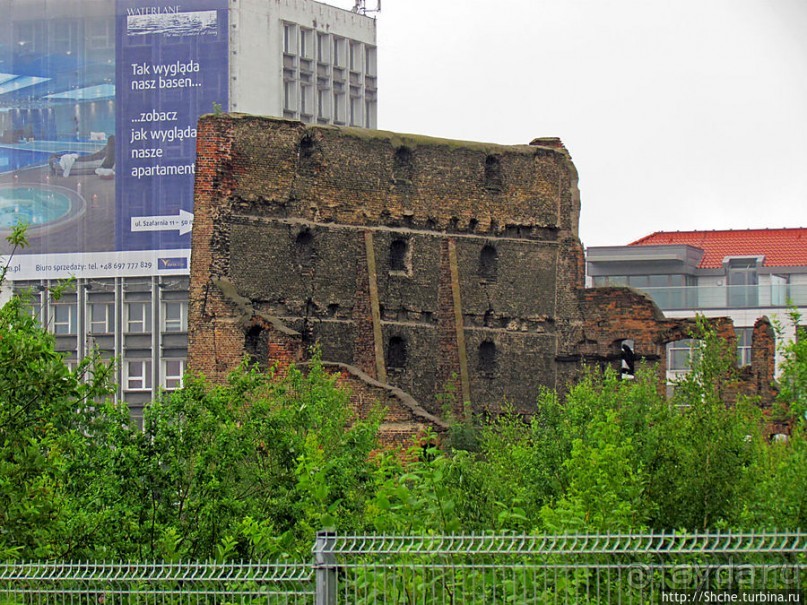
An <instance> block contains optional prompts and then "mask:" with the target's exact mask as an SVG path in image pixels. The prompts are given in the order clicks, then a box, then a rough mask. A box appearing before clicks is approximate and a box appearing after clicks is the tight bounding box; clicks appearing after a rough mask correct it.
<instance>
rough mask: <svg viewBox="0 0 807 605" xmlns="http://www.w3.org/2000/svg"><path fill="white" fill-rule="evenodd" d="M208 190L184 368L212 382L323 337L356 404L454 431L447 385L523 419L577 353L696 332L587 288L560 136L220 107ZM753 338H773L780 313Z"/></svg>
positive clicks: (623, 296)
mask: <svg viewBox="0 0 807 605" xmlns="http://www.w3.org/2000/svg"><path fill="white" fill-rule="evenodd" d="M195 195H196V198H195V220H194V228H193V254H192V264H191V287H190V334H189V341H190V343H189V344H190V347H189V365H190V367H191V368H192V369H194V370H197V371H201V372H203V373H205V374H206V375H208V376H209V377H211V378H213V379H214V380H215V379H221V378H222V377H223V376H224V375H225V374H226V372H228V371H229V370H231V369H232V368H233V367H235V366H236V365H237V364H238V362H239V361H240V360H241V359H242V358H243V356H244V355H245V354H248V355H250V356H251V357H252V358H253V359H255V360H256V361H258V362H260V363H263V364H267V365H268V364H271V363H275V362H279V363H281V364H283V363H288V362H292V361H294V362H304V361H305V359H306V358H307V356H308V354H309V353H308V350H309V349H308V347H309V346H310V345H313V344H314V343H318V345H319V347H320V349H321V351H322V358H323V360H324V361H325V362H326V363H327V364H328V365H329V366H331V367H333V368H338V369H339V370H340V371H341V373H342V375H343V377H344V379H345V380H347V381H348V382H350V384H351V386H352V388H353V390H354V394H356V396H355V397H354V400H356V401H357V402H358V403H357V405H359V406H361V405H366V404H369V403H368V402H369V401H370V400H374V399H381V400H382V401H384V402H385V403H386V404H387V405H388V407H389V408H390V410H391V411H390V415H389V416H388V422H390V423H391V424H395V423H398V424H399V425H400V431H401V432H402V433H405V432H407V431H409V430H411V426H412V425H413V424H415V425H416V424H418V423H420V424H423V423H426V424H428V423H431V424H432V425H435V426H438V428H439V427H440V426H442V424H441V421H440V420H439V418H437V417H438V416H439V415H440V414H441V411H442V410H441V406H442V405H443V400H441V398H440V394H441V393H444V392H445V391H446V389H447V388H449V389H453V390H454V391H455V392H456V400H457V401H470V402H471V404H472V406H473V409H474V410H475V411H492V412H495V411H497V410H498V409H500V407H501V405H502V404H503V402H508V403H509V404H511V405H513V406H514V407H515V408H516V409H517V410H520V411H523V412H525V413H529V412H530V411H532V410H533V409H534V405H535V398H536V395H537V393H538V391H539V388H540V387H542V386H546V387H550V388H558V389H560V390H563V389H564V387H565V385H567V384H568V382H569V381H570V380H571V379H573V378H574V377H575V376H576V375H577V374H578V372H579V371H580V367H581V361H584V360H589V361H595V362H597V363H612V364H615V365H617V367H618V364H619V363H620V348H621V343H622V342H623V341H624V340H630V341H632V342H633V344H634V349H635V352H636V355H637V356H638V357H640V358H645V359H648V360H659V361H662V362H663V360H664V359H663V358H664V350H665V348H664V345H665V343H666V342H669V341H672V340H677V339H680V338H684V337H686V334H687V326H688V325H689V323H688V322H687V321H685V320H667V319H665V318H664V317H663V315H662V314H661V312H660V311H659V310H658V308H657V307H656V306H655V304H654V303H653V302H652V300H650V299H649V298H648V297H646V296H644V295H642V294H640V293H638V292H636V291H633V290H629V289H625V288H599V289H589V290H586V289H584V259H583V248H582V245H581V243H580V241H579V238H578V232H577V229H578V218H579V213H580V199H579V193H578V189H577V172H576V169H575V167H574V164H573V163H572V161H571V158H570V156H569V153H568V152H567V151H566V149H565V148H564V146H563V144H562V143H561V142H560V140H558V139H536V140H534V141H532V143H531V144H529V145H517V146H500V145H492V144H481V143H468V142H459V141H449V140H441V139H435V138H428V137H419V136H412V135H403V134H394V133H390V132H383V131H369V130H361V129H355V128H339V127H332V126H321V127H320V126H306V125H304V124H302V123H300V122H296V121H288V120H280V119H271V118H262V117H254V116H246V115H221V116H207V117H204V118H203V119H202V120H201V122H200V126H199V138H198V159H197V173H196V194H195ZM725 329H726V334H727V335H728V336H730V335H731V327H730V324H729V325H728V326H726V327H725ZM758 333H759V334H758V339H757V346H758V348H759V350H760V351H763V349H765V350H767V348H766V347H767V345H769V344H770V343H767V345H766V344H765V343H766V339H770V338H771V335H770V326H769V324H767V323H765V322H761V323H760V325H759V327H758ZM763 357H764V355H763V353H759V363H757V365H756V366H755V367H754V370H753V371H754V372H756V374H755V378H756V383H757V384H758V385H761V386H760V387H759V388H760V389H763V390H764V389H766V388H768V387H767V385H769V383H770V379H771V378H772V372H773V370H772V352H771V355H769V357H770V358H771V360H769V363H767V362H765V361H764V360H763ZM765 359H767V358H765ZM391 430H394V427H392V428H391Z"/></svg>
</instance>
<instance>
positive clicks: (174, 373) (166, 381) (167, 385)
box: [162, 357, 188, 391]
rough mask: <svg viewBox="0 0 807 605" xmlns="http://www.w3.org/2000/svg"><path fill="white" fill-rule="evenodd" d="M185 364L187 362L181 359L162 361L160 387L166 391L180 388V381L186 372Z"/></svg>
mask: <svg viewBox="0 0 807 605" xmlns="http://www.w3.org/2000/svg"><path fill="white" fill-rule="evenodd" d="M187 364H188V362H187V360H186V359H185V358H182V357H178V358H176V359H163V371H162V387H163V388H164V389H165V390H166V391H173V390H175V389H181V388H182V381H183V377H184V376H185V372H186V371H187Z"/></svg>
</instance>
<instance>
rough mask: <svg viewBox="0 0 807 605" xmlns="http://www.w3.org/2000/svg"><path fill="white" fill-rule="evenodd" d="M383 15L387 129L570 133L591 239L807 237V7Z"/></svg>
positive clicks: (403, 7)
mask: <svg viewBox="0 0 807 605" xmlns="http://www.w3.org/2000/svg"><path fill="white" fill-rule="evenodd" d="M327 1H328V3H330V4H333V5H336V6H340V7H342V8H348V9H349V8H351V7H352V6H353V4H354V1H353V0H327ZM367 5H368V7H370V6H374V5H375V0H367ZM377 18H378V46H379V112H378V115H379V119H378V122H379V128H382V129H384V130H394V131H399V132H411V133H418V134H426V135H432V136H439V137H449V138H457V139H466V140H473V141H488V142H494V143H505V144H515V143H528V142H529V141H530V140H531V139H533V138H534V137H537V136H559V137H561V139H563V141H564V143H565V144H566V147H567V148H568V150H569V152H570V153H571V154H572V158H573V160H574V163H575V165H576V166H577V169H578V172H579V174H580V192H581V200H582V209H581V219H580V237H581V239H582V240H583V243H584V244H585V245H586V246H602V245H622V244H627V243H629V242H631V241H633V240H635V239H638V238H639V237H641V236H643V235H646V234H648V233H652V232H653V231H660V230H689V229H726V228H728V229H748V228H764V227H805V226H807V0H669V1H667V0H510V1H507V0H487V1H483V0H443V1H440V0H428V1H427V0H382V11H381V13H379V14H378V16H377Z"/></svg>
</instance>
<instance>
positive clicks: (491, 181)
mask: <svg viewBox="0 0 807 605" xmlns="http://www.w3.org/2000/svg"><path fill="white" fill-rule="evenodd" d="M485 189H488V190H489V191H501V190H502V165H501V161H500V160H499V157H498V156H495V155H489V156H488V157H486V158H485Z"/></svg>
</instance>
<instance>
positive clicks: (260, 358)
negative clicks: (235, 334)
mask: <svg viewBox="0 0 807 605" xmlns="http://www.w3.org/2000/svg"><path fill="white" fill-rule="evenodd" d="M244 352H245V353H246V354H247V356H248V357H249V361H250V363H253V364H257V365H258V366H260V367H262V368H263V367H266V365H267V363H268V360H269V343H268V341H267V335H266V332H265V331H264V330H263V329H262V328H261V327H260V326H252V327H251V328H250V329H249V330H247V333H246V334H245V335H244Z"/></svg>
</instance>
